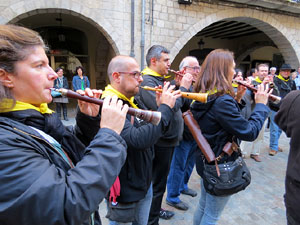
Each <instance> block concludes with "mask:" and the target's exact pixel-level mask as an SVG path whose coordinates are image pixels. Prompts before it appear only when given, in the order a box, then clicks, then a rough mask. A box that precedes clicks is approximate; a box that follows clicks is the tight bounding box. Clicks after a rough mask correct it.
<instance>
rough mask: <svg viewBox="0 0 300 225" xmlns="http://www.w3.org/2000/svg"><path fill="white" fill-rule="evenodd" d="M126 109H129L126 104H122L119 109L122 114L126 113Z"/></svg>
mask: <svg viewBox="0 0 300 225" xmlns="http://www.w3.org/2000/svg"><path fill="white" fill-rule="evenodd" d="M128 109H129V106H128V105H127V104H124V105H123V108H122V109H121V111H122V113H123V114H127V111H128Z"/></svg>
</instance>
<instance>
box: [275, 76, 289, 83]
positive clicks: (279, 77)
mask: <svg viewBox="0 0 300 225" xmlns="http://www.w3.org/2000/svg"><path fill="white" fill-rule="evenodd" d="M277 77H278V79H280V80H283V81H285V82H287V81H289V79H290V77H289V78H287V79H286V78H284V77H283V76H281V74H279V75H278V76H277Z"/></svg>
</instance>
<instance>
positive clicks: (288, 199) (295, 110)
mask: <svg viewBox="0 0 300 225" xmlns="http://www.w3.org/2000/svg"><path fill="white" fill-rule="evenodd" d="M299 106H300V91H292V92H290V93H289V94H288V95H287V96H286V97H285V98H284V99H283V100H282V103H281V105H280V109H279V111H278V112H277V114H276V116H275V122H276V123H277V124H278V126H279V127H280V128H281V129H282V130H283V131H284V132H285V133H286V135H287V136H288V137H289V138H291V141H290V153H289V158H288V163H287V170H286V177H285V196H284V202H285V207H286V216H287V224H288V225H296V224H300V214H299V209H300V173H299V171H300V139H299V134H300V120H299V113H300V108H299Z"/></svg>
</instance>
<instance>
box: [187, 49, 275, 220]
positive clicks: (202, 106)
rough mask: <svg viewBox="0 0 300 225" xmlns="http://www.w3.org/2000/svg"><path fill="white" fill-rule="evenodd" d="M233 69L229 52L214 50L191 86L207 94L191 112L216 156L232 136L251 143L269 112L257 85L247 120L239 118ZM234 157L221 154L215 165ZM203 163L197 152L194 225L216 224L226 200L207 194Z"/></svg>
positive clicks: (262, 87)
mask: <svg viewBox="0 0 300 225" xmlns="http://www.w3.org/2000/svg"><path fill="white" fill-rule="evenodd" d="M234 67H235V62H234V59H233V53H232V52H230V51H227V50H223V49H217V50H214V51H212V52H211V53H209V54H208V56H207V57H206V59H205V60H204V62H203V64H202V67H201V71H200V74H199V77H198V79H197V81H196V83H195V86H194V90H195V92H201V93H208V94H209V97H208V102H207V103H201V102H197V101H196V102H194V103H193V104H192V105H191V111H192V113H193V115H194V118H195V119H196V120H197V122H198V124H199V126H200V128H201V130H202V133H203V135H204V137H205V138H206V139H207V141H208V143H209V144H210V146H211V148H212V150H213V152H214V154H215V156H216V157H218V156H219V155H220V154H221V152H222V150H223V147H224V145H225V144H226V143H227V142H229V141H232V138H233V136H235V137H237V138H239V139H241V140H247V141H253V140H255V138H256V137H257V135H258V133H259V131H260V129H261V127H262V125H263V123H264V121H265V119H266V118H267V115H268V113H269V111H270V110H269V108H268V107H267V106H266V104H267V101H268V95H269V93H268V92H267V90H265V89H264V86H263V85H261V86H259V88H258V91H257V93H256V94H255V101H256V103H257V104H256V107H255V109H254V111H253V112H252V114H251V116H250V119H249V120H246V119H245V118H244V117H243V116H242V115H241V112H240V107H239V104H238V101H239V100H240V99H241V97H242V95H239V96H237V100H235V99H234V96H235V95H234V91H233V87H232V78H233V74H234ZM244 92H245V89H244ZM244 92H239V93H244ZM237 157H238V153H237V152H234V153H233V154H232V155H231V156H229V155H226V154H225V155H224V156H223V158H222V159H221V160H220V161H219V162H218V163H223V162H224V161H234V160H235V159H236V158H237ZM204 163H207V161H206V160H205V161H203V158H202V153H201V152H200V151H197V152H196V168H197V172H198V174H199V175H200V176H201V177H202V178H204V179H201V181H200V183H201V197H200V201H199V205H198V206H197V209H196V211H195V214H194V225H200V224H216V223H217V221H218V220H219V217H220V215H221V213H222V211H223V209H224V207H225V205H226V203H227V202H228V200H229V198H230V195H229V196H225V197H219V196H215V195H213V194H211V193H209V192H208V190H207V189H206V187H205V186H204V182H203V180H205V177H204V176H203V170H204Z"/></svg>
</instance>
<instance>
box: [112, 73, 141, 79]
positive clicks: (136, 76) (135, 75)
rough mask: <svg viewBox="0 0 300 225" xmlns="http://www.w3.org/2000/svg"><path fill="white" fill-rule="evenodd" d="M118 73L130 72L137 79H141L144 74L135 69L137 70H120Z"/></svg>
mask: <svg viewBox="0 0 300 225" xmlns="http://www.w3.org/2000/svg"><path fill="white" fill-rule="evenodd" d="M118 73H120V74H122V73H123V74H129V75H131V76H133V77H134V78H135V79H139V78H141V77H142V75H143V74H142V73H141V72H138V71H135V72H118Z"/></svg>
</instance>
